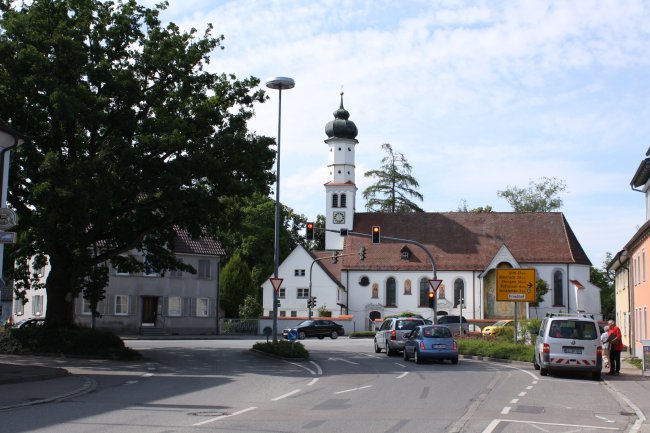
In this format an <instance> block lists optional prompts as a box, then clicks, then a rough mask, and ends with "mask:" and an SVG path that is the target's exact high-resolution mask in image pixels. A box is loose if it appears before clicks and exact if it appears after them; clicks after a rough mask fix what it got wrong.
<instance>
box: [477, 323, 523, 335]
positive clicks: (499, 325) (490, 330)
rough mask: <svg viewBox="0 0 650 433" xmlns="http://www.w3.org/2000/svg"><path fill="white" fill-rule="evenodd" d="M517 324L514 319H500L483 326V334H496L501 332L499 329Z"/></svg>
mask: <svg viewBox="0 0 650 433" xmlns="http://www.w3.org/2000/svg"><path fill="white" fill-rule="evenodd" d="M514 326H515V321H514V320H499V321H498V322H496V323H495V324H494V325H490V326H486V327H485V328H483V331H482V333H483V335H495V334H497V333H498V332H499V330H501V329H503V328H505V327H511V328H512V327H514Z"/></svg>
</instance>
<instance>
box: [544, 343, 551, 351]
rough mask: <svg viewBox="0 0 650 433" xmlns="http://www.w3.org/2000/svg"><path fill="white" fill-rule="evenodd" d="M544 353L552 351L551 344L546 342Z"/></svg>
mask: <svg viewBox="0 0 650 433" xmlns="http://www.w3.org/2000/svg"><path fill="white" fill-rule="evenodd" d="M542 353H551V346H549V345H548V343H544V347H543V348H542Z"/></svg>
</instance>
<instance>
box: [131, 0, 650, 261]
mask: <svg viewBox="0 0 650 433" xmlns="http://www.w3.org/2000/svg"><path fill="white" fill-rule="evenodd" d="M141 2H142V3H143V4H145V5H148V6H152V5H154V4H155V3H158V0H141ZM169 3H170V4H169V7H168V9H167V10H166V11H164V12H163V13H162V15H161V17H162V19H163V21H164V22H168V21H172V22H174V23H176V24H177V25H179V26H180V28H181V29H184V30H189V29H190V28H196V29H197V30H198V33H199V34H203V31H204V30H205V29H206V27H207V25H208V23H212V25H213V26H214V30H213V34H214V35H219V34H223V35H224V36H225V41H224V43H223V46H224V49H223V50H221V49H218V50H216V51H215V52H214V53H212V55H211V58H210V64H209V65H208V67H207V68H206V69H207V70H209V71H211V72H219V73H228V74H230V73H232V74H235V75H236V76H237V77H238V78H241V79H243V78H247V77H250V76H254V77H257V78H259V79H260V80H261V83H260V86H261V87H265V86H264V84H265V82H266V81H267V80H268V79H269V78H271V77H276V76H286V77H291V78H293V79H294V80H295V83H296V85H295V88H293V89H291V90H285V91H283V92H282V123H281V143H280V144H281V146H280V157H281V164H280V168H281V170H280V201H281V202H282V203H283V204H285V205H287V206H289V207H291V208H292V209H293V210H294V212H296V213H299V214H303V215H305V216H306V217H307V218H308V219H309V220H315V218H316V215H318V214H324V213H325V189H324V187H323V184H324V183H325V182H326V181H327V180H328V177H327V172H326V165H327V149H328V147H327V145H326V144H325V143H324V140H325V139H326V138H327V136H326V135H325V132H324V128H325V124H326V123H327V122H329V121H330V120H332V119H333V112H334V111H335V110H336V109H337V108H338V107H339V104H340V98H341V96H340V93H341V91H343V92H344V96H343V98H344V106H345V108H346V109H347V110H348V111H349V113H350V120H352V121H353V122H354V123H355V124H356V126H357V128H358V130H359V134H358V136H357V140H358V141H359V144H357V146H356V184H357V186H358V188H359V190H358V192H357V212H364V211H365V201H364V200H363V197H362V192H363V190H364V189H365V188H367V187H368V186H369V185H370V184H371V183H372V182H373V180H372V179H371V178H365V177H364V176H363V173H365V172H366V171H368V170H372V169H378V168H380V165H381V162H380V161H381V159H382V158H383V157H384V156H385V153H384V152H383V151H382V149H381V145H382V144H383V143H390V144H391V146H392V147H393V149H394V150H395V151H397V152H400V153H402V154H404V156H405V157H406V159H407V160H408V162H409V163H410V164H411V166H412V168H413V171H412V175H413V176H414V177H415V178H416V179H417V181H418V182H419V184H420V188H419V191H420V193H422V195H423V196H424V201H423V202H418V204H419V205H420V206H421V207H422V208H423V209H424V210H426V211H427V212H447V211H456V210H457V209H458V208H459V206H461V204H463V203H466V204H467V206H468V207H469V208H474V207H479V206H486V205H490V206H492V208H493V210H494V211H499V212H508V211H511V207H510V205H509V203H508V202H507V201H506V200H505V199H503V198H500V197H498V196H497V191H502V190H505V189H506V188H509V187H513V186H517V187H528V185H529V183H530V182H531V181H538V180H539V179H540V178H542V177H544V176H545V177H555V178H557V179H560V180H563V181H565V182H566V185H567V189H566V191H565V192H564V193H562V194H561V197H562V199H563V206H562V208H561V211H562V212H563V213H564V214H565V217H566V219H567V221H568V222H569V225H570V226H571V228H572V229H573V231H574V232H575V234H576V235H577V237H578V239H579V240H580V242H581V244H582V246H583V248H584V249H585V251H586V252H587V255H588V256H589V258H590V260H591V262H592V263H593V265H594V266H596V267H602V264H603V262H604V260H605V257H606V253H608V252H609V253H612V254H615V253H617V252H618V251H620V250H621V249H622V248H623V247H624V246H625V244H626V243H627V242H628V240H629V239H630V238H631V237H632V236H633V235H634V233H635V232H636V231H637V229H638V228H639V227H640V226H641V225H642V224H643V223H644V222H645V218H646V215H645V206H644V202H645V198H644V195H643V194H642V193H639V192H636V191H633V190H632V189H631V187H630V181H631V180H632V176H633V175H634V173H635V171H636V169H637V167H638V166H639V164H640V162H641V161H642V160H643V159H644V158H645V157H646V156H645V153H646V151H647V150H648V148H649V147H650V104H649V102H650V93H649V90H650V86H649V82H648V81H649V79H650V1H641V0H639V1H625V0H613V1H607V0H597V1H590V0H580V1H544V0H534V1H533V0H530V1H510V0H508V1H456V0H451V1H444V0H439V1H431V0H422V1H418V0H404V1H395V0H388V1H384V0H369V1H365V0H356V1H352V0H337V1H331V0H305V1H299V0H296V1H253V0H233V1H217V0H182V1H181V0H170V1H169ZM268 94H269V96H270V99H269V101H268V102H267V103H264V104H260V105H258V106H257V107H256V109H255V113H256V115H255V118H254V119H253V120H252V121H251V122H250V129H251V130H252V131H255V132H256V133H257V134H259V135H266V136H271V137H276V136H277V131H278V109H279V107H278V92H277V91H276V90H270V89H269V91H268Z"/></svg>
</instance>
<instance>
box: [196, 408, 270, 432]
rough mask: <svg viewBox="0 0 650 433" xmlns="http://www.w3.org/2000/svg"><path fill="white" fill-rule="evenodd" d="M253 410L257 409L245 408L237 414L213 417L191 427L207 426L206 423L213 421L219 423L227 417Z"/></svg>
mask: <svg viewBox="0 0 650 433" xmlns="http://www.w3.org/2000/svg"><path fill="white" fill-rule="evenodd" d="M254 409H257V407H254V406H253V407H247V408H246V409H242V410H240V411H238V412H234V413H231V414H230V415H221V416H217V417H214V418H210V419H206V420H205V421H201V422H197V423H196V424H192V426H193V427H197V426H201V425H204V424H208V423H211V422H214V421H219V420H220V419H224V418H229V417H231V416H235V415H241V414H242V413H246V412H249V411H251V410H254Z"/></svg>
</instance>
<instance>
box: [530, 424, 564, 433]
mask: <svg viewBox="0 0 650 433" xmlns="http://www.w3.org/2000/svg"><path fill="white" fill-rule="evenodd" d="M530 426H531V427H535V428H536V429H537V430H541V431H543V432H546V433H548V432H549V431H550V430H546V429H545V428H542V427H540V426H538V425H535V424H530ZM562 433H568V432H562Z"/></svg>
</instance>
